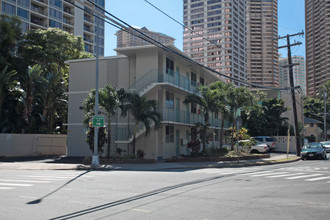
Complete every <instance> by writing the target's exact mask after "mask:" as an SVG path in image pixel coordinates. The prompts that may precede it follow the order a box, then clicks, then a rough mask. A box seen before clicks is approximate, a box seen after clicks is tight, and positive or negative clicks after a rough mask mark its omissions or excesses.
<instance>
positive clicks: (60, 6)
mask: <svg viewBox="0 0 330 220" xmlns="http://www.w3.org/2000/svg"><path fill="white" fill-rule="evenodd" d="M70 2H71V3H75V4H77V5H79V6H80V7H82V8H84V9H85V10H86V11H88V10H89V11H90V12H92V10H91V9H94V8H95V9H96V10H98V9H97V7H95V6H94V5H93V4H90V3H89V2H88V1H86V0H83V2H84V5H81V4H80V3H79V2H78V1H73V0H69V1H63V0H0V13H2V14H7V15H17V16H18V17H19V18H21V20H22V30H23V31H27V30H30V29H36V28H41V29H47V28H49V27H56V28H60V29H63V30H65V31H67V32H69V33H72V34H74V35H80V36H83V39H84V43H85V50H86V51H87V52H89V53H95V51H96V39H97V28H98V27H99V53H100V55H101V56H103V54H104V21H101V20H100V19H95V18H94V16H93V15H91V14H90V13H88V12H86V11H83V10H81V9H79V8H77V7H75V6H74V5H72V4H70ZM94 2H95V4H97V5H98V6H100V7H101V8H104V7H105V1H104V0H94ZM98 11H100V10H98ZM101 13H102V12H101Z"/></svg>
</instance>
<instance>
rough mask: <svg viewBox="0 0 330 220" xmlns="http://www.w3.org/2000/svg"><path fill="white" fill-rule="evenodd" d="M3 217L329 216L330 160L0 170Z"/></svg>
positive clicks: (0, 203)
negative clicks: (157, 167) (159, 167)
mask: <svg viewBox="0 0 330 220" xmlns="http://www.w3.org/2000/svg"><path fill="white" fill-rule="evenodd" d="M0 176H1V178H0V193H1V194H0V195H1V196H0V219H6V220H8V219H27V220H29V219H125V220H127V219H199V220H206V219H210V220H211V219H245V220H246V219H300V220H301V219H308V220H309V219H327V220H328V219H330V160H325V161H323V160H307V161H299V162H294V163H288V164H281V165H269V166H256V167H245V168H221V169H217V168H210V169H197V170H168V171H73V170H62V171H56V170H0Z"/></svg>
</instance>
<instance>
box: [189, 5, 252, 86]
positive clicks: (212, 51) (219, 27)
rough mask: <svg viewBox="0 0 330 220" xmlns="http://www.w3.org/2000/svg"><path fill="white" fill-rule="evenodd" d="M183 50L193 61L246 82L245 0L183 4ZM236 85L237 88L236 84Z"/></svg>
mask: <svg viewBox="0 0 330 220" xmlns="http://www.w3.org/2000/svg"><path fill="white" fill-rule="evenodd" d="M183 21H184V24H185V25H186V26H187V27H188V28H185V30H184V36H183V49H184V52H185V53H186V54H187V55H189V56H190V57H191V58H192V59H193V60H195V61H196V62H199V63H201V64H203V65H205V66H208V67H210V68H213V69H214V70H216V71H218V72H221V73H222V74H225V75H227V76H231V77H233V78H235V79H239V80H241V81H247V69H246V61H247V60H246V3H245V0H184V1H183ZM235 83H236V84H241V83H237V82H235Z"/></svg>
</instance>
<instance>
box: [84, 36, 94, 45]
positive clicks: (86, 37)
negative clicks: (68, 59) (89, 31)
mask: <svg viewBox="0 0 330 220" xmlns="http://www.w3.org/2000/svg"><path fill="white" fill-rule="evenodd" d="M84 41H87V42H89V43H91V44H93V43H94V42H93V38H91V37H88V36H86V35H84Z"/></svg>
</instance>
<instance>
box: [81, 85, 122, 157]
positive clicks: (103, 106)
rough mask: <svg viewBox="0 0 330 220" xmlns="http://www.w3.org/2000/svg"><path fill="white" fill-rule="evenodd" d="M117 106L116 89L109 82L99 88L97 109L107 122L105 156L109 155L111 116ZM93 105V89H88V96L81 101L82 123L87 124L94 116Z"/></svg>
mask: <svg viewBox="0 0 330 220" xmlns="http://www.w3.org/2000/svg"><path fill="white" fill-rule="evenodd" d="M118 106H119V99H118V94H117V90H116V89H115V88H113V87H112V86H111V85H110V84H109V85H107V86H106V87H105V88H103V89H100V90H99V109H100V110H101V112H102V114H105V115H106V119H107V122H108V130H107V132H108V134H107V136H108V138H107V141H108V143H107V157H108V158H109V157H110V147H111V146H110V145H111V117H112V116H113V115H115V113H116V110H117V108H118ZM94 107H95V89H94V90H92V91H90V93H89V94H88V96H87V97H86V98H85V100H84V101H83V109H84V112H85V118H84V123H85V124H86V125H88V123H89V121H90V119H91V117H93V116H94Z"/></svg>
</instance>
